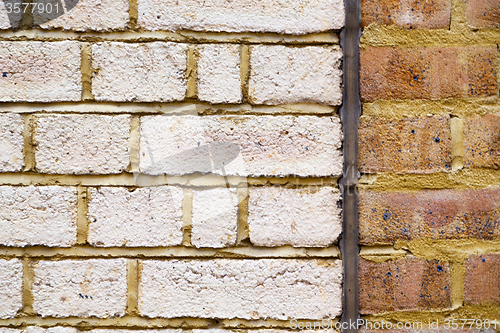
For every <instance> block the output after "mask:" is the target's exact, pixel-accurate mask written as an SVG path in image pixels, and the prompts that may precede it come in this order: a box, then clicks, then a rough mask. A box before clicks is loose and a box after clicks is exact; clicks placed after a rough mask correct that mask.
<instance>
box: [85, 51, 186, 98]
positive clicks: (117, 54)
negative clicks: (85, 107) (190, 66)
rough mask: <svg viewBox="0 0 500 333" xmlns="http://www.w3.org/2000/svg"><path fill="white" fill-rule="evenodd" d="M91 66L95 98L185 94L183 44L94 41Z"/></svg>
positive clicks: (184, 54) (155, 96)
mask: <svg viewBox="0 0 500 333" xmlns="http://www.w3.org/2000/svg"><path fill="white" fill-rule="evenodd" d="M92 66H93V67H94V68H95V70H96V74H94V76H93V78H92V93H93V94H94V97H95V99H96V100H98V101H116V102H125V101H127V102H129V101H134V102H170V101H178V100H182V99H184V96H185V95H186V89H187V86H186V66H187V44H178V43H163V42H154V43H138V44H131V43H115V42H105V43H97V44H94V45H93V46H92Z"/></svg>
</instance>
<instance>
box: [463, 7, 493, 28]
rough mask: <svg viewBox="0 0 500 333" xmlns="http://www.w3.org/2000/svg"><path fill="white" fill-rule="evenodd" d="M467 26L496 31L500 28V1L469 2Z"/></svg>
mask: <svg viewBox="0 0 500 333" xmlns="http://www.w3.org/2000/svg"><path fill="white" fill-rule="evenodd" d="M466 16H467V24H468V25H469V26H470V27H472V28H487V29H495V28H498V27H500V2H498V0H467V9H466Z"/></svg>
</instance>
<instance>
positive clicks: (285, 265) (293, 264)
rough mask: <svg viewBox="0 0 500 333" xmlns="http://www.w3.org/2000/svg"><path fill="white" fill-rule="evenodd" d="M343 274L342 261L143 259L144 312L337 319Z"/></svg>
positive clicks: (141, 307) (148, 314)
mask: <svg viewBox="0 0 500 333" xmlns="http://www.w3.org/2000/svg"><path fill="white" fill-rule="evenodd" d="M341 277H342V265H341V263H340V262H339V261H317V260H278V259H263V260H227V259H221V260H210V261H196V260H193V261H179V260H169V261H144V262H143V263H142V274H141V281H140V283H139V312H140V313H141V314H142V315H144V316H146V317H165V318H175V317H200V318H227V319H231V318H242V319H259V318H274V319H283V320H286V319H292V318H293V319H301V318H304V319H322V318H333V317H336V316H338V315H339V314H340V313H341V312H342V304H341V295H342V289H341ZM172 295H175V297H172Z"/></svg>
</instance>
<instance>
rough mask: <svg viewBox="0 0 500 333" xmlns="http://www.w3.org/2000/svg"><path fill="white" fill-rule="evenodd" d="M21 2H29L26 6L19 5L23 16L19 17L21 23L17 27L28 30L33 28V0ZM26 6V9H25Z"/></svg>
mask: <svg viewBox="0 0 500 333" xmlns="http://www.w3.org/2000/svg"><path fill="white" fill-rule="evenodd" d="M22 3H29V4H30V5H28V6H27V7H26V6H25V5H22V6H21V10H22V11H23V17H22V19H21V23H20V24H19V27H20V28H21V30H28V29H31V28H33V13H32V11H33V7H32V6H33V5H34V4H35V0H23V1H22ZM25 7H26V9H25Z"/></svg>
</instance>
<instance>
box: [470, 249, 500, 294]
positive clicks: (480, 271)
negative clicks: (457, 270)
mask: <svg viewBox="0 0 500 333" xmlns="http://www.w3.org/2000/svg"><path fill="white" fill-rule="evenodd" d="M499 276H500V254H485V255H473V256H471V257H469V258H467V259H466V260H465V299H464V300H465V304H499V303H500V279H499V278H498V277H499Z"/></svg>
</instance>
